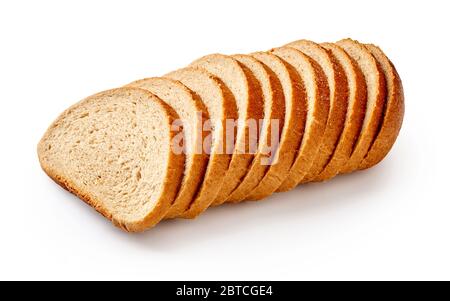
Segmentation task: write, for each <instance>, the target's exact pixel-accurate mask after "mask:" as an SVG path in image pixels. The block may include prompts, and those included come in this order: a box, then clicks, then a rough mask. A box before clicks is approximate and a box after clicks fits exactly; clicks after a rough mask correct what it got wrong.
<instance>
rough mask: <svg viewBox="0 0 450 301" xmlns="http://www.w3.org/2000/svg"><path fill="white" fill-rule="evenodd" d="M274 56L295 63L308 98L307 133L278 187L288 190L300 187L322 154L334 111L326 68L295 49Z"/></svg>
mask: <svg viewBox="0 0 450 301" xmlns="http://www.w3.org/2000/svg"><path fill="white" fill-rule="evenodd" d="M272 53H273V54H275V55H277V56H279V57H280V58H282V59H284V60H285V61H287V62H288V63H289V64H291V65H292V66H293V67H294V68H295V69H296V70H297V72H298V73H299V74H300V76H301V78H302V80H303V82H304V84H305V89H306V95H307V116H306V125H305V133H304V134H303V139H302V142H301V145H300V146H299V149H298V153H297V157H296V159H295V162H294V164H293V165H292V167H291V169H290V171H289V174H288V176H287V177H286V179H284V181H283V183H282V184H281V185H280V187H279V188H278V191H287V190H290V189H292V188H294V187H296V186H297V185H298V184H299V183H300V182H301V180H302V179H303V177H304V176H305V175H306V174H307V172H308V171H309V170H310V168H311V166H312V163H313V160H314V158H316V155H317V153H318V151H319V147H320V145H321V143H322V139H323V135H324V132H325V128H326V124H327V118H328V112H329V108H330V93H329V88H328V84H327V79H326V76H325V73H324V72H323V70H322V68H321V67H320V66H319V64H318V63H316V62H315V61H314V60H313V59H311V58H310V57H309V56H307V55H306V54H304V53H303V52H301V51H299V50H297V49H294V48H292V47H281V48H276V49H274V50H272Z"/></svg>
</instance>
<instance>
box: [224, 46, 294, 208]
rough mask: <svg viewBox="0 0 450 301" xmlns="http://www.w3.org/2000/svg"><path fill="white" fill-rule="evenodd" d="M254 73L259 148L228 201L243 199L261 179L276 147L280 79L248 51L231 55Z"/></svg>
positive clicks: (281, 100)
mask: <svg viewBox="0 0 450 301" xmlns="http://www.w3.org/2000/svg"><path fill="white" fill-rule="evenodd" d="M233 58H234V59H236V60H238V61H239V62H240V63H241V64H242V65H244V66H245V67H247V68H248V69H249V70H250V72H252V73H253V75H254V76H255V78H256V80H257V81H258V83H259V85H260V86H261V89H262V97H263V102H264V103H263V108H264V119H263V120H262V126H261V129H260V132H261V135H260V137H259V141H258V149H257V152H256V154H255V157H254V158H253V162H252V164H251V166H250V169H249V171H248V172H247V175H246V176H245V177H244V178H243V179H242V181H241V183H240V184H239V186H238V187H237V188H236V189H235V190H234V191H233V192H232V193H231V195H230V196H229V197H228V199H227V201H229V202H239V201H242V200H243V199H244V198H245V197H246V196H247V195H248V193H249V192H250V191H252V190H253V189H254V188H255V187H256V185H257V184H258V183H259V182H260V181H261V180H262V178H263V177H264V175H265V173H266V171H267V169H268V168H269V165H270V164H273V163H274V162H273V159H274V156H275V153H276V150H277V148H278V143H279V137H280V135H281V130H282V128H283V123H284V114H285V104H284V95H283V90H282V87H281V83H280V81H279V79H278V78H277V76H276V75H275V73H274V72H273V71H272V70H270V68H269V67H267V66H265V65H264V64H262V63H260V62H259V61H258V60H257V59H255V58H253V57H252V56H249V55H243V54H238V55H233Z"/></svg>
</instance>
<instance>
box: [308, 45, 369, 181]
mask: <svg viewBox="0 0 450 301" xmlns="http://www.w3.org/2000/svg"><path fill="white" fill-rule="evenodd" d="M321 45H322V47H324V48H326V49H328V50H329V51H330V52H331V55H332V56H333V57H334V58H335V59H336V61H337V62H338V63H339V64H340V65H341V66H342V68H343V70H344V72H345V74H346V78H347V86H348V108H347V115H346V118H345V123H344V129H343V131H342V133H341V136H340V138H339V141H338V144H337V146H336V149H335V151H334V153H333V155H332V157H331V159H330V161H329V162H328V164H327V165H326V167H325V169H324V170H323V171H322V172H321V173H320V174H319V175H318V176H317V177H316V178H315V179H314V181H325V180H329V179H331V178H333V177H334V176H336V175H337V174H338V173H339V171H340V170H341V168H342V167H343V166H345V164H347V161H348V160H349V158H350V156H351V154H352V151H353V148H354V146H355V143H356V140H357V139H358V137H359V133H360V131H361V127H362V124H363V121H364V115H365V114H366V82H365V80H364V75H363V74H362V71H361V69H360V68H359V67H358V65H357V63H356V62H355V60H353V59H352V58H351V57H350V56H349V55H348V54H347V53H346V52H345V51H344V50H343V49H342V48H341V47H339V46H337V45H336V44H333V43H322V44H321Z"/></svg>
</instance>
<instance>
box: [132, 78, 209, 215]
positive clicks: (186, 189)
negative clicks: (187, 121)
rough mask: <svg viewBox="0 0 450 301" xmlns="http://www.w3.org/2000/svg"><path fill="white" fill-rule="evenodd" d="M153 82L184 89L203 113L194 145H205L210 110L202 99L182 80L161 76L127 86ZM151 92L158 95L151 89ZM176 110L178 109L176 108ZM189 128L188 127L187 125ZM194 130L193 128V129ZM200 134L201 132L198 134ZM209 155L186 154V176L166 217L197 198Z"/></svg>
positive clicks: (144, 84) (183, 209) (199, 111)
mask: <svg viewBox="0 0 450 301" xmlns="http://www.w3.org/2000/svg"><path fill="white" fill-rule="evenodd" d="M153 82H157V83H159V84H167V85H168V89H175V88H176V89H178V90H180V91H183V92H184V94H185V95H186V96H187V100H188V101H189V102H190V104H191V105H192V106H193V108H194V110H195V113H200V114H201V118H202V119H201V121H202V124H200V126H201V130H200V131H197V130H196V129H194V134H193V136H194V145H203V141H204V139H205V137H206V136H207V132H206V131H205V130H204V126H203V123H204V122H205V121H206V120H208V119H209V114H208V111H207V109H206V107H205V105H204V103H203V102H202V100H201V99H200V98H199V97H198V95H196V94H195V93H193V92H192V91H191V90H190V89H189V88H187V87H186V86H185V85H183V84H182V83H181V82H179V81H177V80H173V79H169V78H159V77H152V78H145V79H141V80H137V81H134V82H132V83H130V84H128V85H127V86H129V87H139V88H144V89H146V87H145V86H146V85H147V83H148V84H151V83H153ZM150 92H152V93H153V94H155V95H156V93H154V92H153V91H152V90H151V89H150ZM157 96H158V95H157ZM159 98H160V99H162V100H163V101H164V102H166V103H167V104H168V105H169V106H171V105H170V101H169V100H168V99H165V98H164V97H162V96H160V97H159ZM171 107H172V108H173V106H171ZM175 110H176V109H175ZM177 113H178V115H179V116H180V117H181V113H180V112H177ZM185 128H187V127H185ZM191 130H192V129H191ZM198 134H200V135H199V136H198ZM189 157H191V160H192V161H191V164H190V166H187V162H188V158H189ZM208 160H209V156H208V154H206V153H205V152H203V151H201V152H196V151H194V152H193V153H192V154H187V155H186V164H185V172H184V178H183V181H182V183H181V186H180V189H179V191H178V195H177V197H176V199H175V202H174V203H173V205H172V207H171V208H170V210H169V212H168V213H167V215H166V217H165V218H175V217H179V216H180V215H182V214H183V213H184V212H185V211H186V210H187V209H188V208H189V205H190V204H191V203H192V201H193V200H194V198H195V194H196V192H197V190H198V188H199V186H200V184H201V183H202V180H203V176H204V174H205V172H206V168H207V165H208Z"/></svg>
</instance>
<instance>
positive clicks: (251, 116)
mask: <svg viewBox="0 0 450 301" xmlns="http://www.w3.org/2000/svg"><path fill="white" fill-rule="evenodd" d="M211 60H216V61H217V60H221V61H223V62H224V63H226V64H233V65H234V66H235V67H237V68H236V69H239V70H240V72H242V77H241V78H240V79H237V80H241V79H242V80H243V81H244V82H243V83H242V84H244V85H246V86H247V88H246V89H245V91H246V93H247V95H246V96H245V100H246V106H245V112H242V111H239V119H240V120H241V121H247V120H260V119H262V117H263V109H262V96H261V93H262V92H261V87H260V86H259V83H258V81H257V80H256V78H255V77H254V76H253V74H252V73H251V72H250V71H249V70H248V68H246V67H245V66H244V65H242V64H241V63H239V62H238V61H237V60H235V59H234V58H232V57H230V56H226V55H221V54H212V55H208V56H205V57H202V58H200V59H198V60H196V61H195V62H193V63H192V64H191V66H194V67H199V68H205V66H204V62H208V61H211ZM205 69H208V68H205ZM211 73H212V72H211ZM215 75H216V76H217V77H219V78H220V79H222V78H221V77H220V76H219V75H218V74H215ZM222 80H223V79H222ZM223 81H224V80H223ZM224 83H225V84H226V82H225V81H224ZM229 88H230V87H229ZM230 90H231V88H230ZM235 97H236V95H235ZM258 132H259V130H258ZM249 133H250V130H249V127H248V126H247V125H245V127H244V134H243V135H240V138H238V139H239V140H237V141H236V148H235V151H234V153H233V156H232V158H231V162H230V165H229V169H228V171H227V173H226V175H225V179H224V181H223V185H222V187H221V189H220V191H219V193H218V195H217V196H216V198H215V200H214V202H213V205H220V204H222V203H224V202H225V201H226V199H227V198H228V196H229V195H230V194H231V193H232V192H233V190H234V189H235V188H236V187H237V186H238V185H239V183H240V182H241V180H242V178H243V177H244V176H245V175H246V174H247V171H248V169H249V166H250V164H251V163H252V161H253V157H254V154H252V153H250V152H249V150H250V145H249V141H250V140H249V137H250V135H249ZM238 135H239V134H238ZM242 146H245V147H244V148H242ZM241 148H242V149H241Z"/></svg>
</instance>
